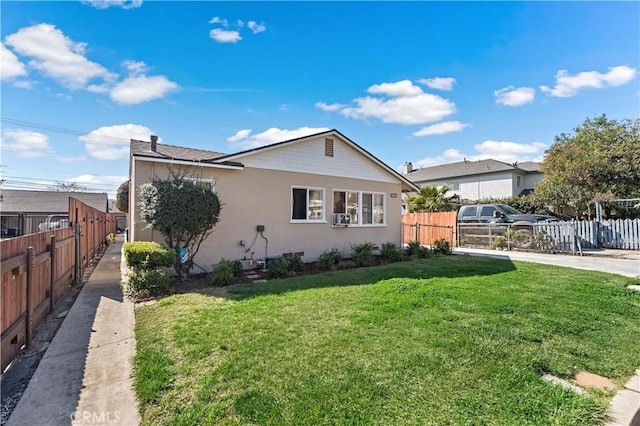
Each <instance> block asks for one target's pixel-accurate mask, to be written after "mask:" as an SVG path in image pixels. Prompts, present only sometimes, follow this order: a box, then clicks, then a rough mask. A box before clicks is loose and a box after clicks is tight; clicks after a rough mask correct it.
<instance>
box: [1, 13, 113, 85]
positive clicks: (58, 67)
mask: <svg viewBox="0 0 640 426" xmlns="http://www.w3.org/2000/svg"><path fill="white" fill-rule="evenodd" d="M5 43H6V44H8V45H9V46H11V47H13V48H14V50H15V51H16V52H17V53H19V54H21V55H24V56H28V57H30V58H32V59H31V60H30V61H29V62H28V65H29V67H31V68H35V69H37V70H39V71H40V72H42V73H43V74H44V75H47V76H49V77H51V78H53V79H54V80H56V81H58V82H60V83H61V84H62V85H64V86H66V87H68V88H70V89H83V88H84V87H85V86H86V85H87V83H88V82H89V81H91V80H93V79H97V78H100V79H103V80H106V81H113V80H114V79H115V78H116V77H117V76H116V75H115V74H112V73H110V72H109V71H108V70H107V69H106V68H104V67H103V66H102V65H100V64H98V63H95V62H92V61H90V60H89V59H87V58H86V57H85V49H86V44H85V43H76V42H74V41H72V40H71V39H70V38H69V37H67V36H65V35H64V34H63V33H62V31H60V30H59V29H57V28H56V27H55V26H53V25H51V24H37V25H33V26H30V27H25V28H21V29H20V30H18V32H16V33H13V34H10V35H8V36H7V37H6V38H5Z"/></svg>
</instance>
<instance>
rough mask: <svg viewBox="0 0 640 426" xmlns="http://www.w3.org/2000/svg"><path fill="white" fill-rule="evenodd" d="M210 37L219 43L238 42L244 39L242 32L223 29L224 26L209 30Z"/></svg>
mask: <svg viewBox="0 0 640 426" xmlns="http://www.w3.org/2000/svg"><path fill="white" fill-rule="evenodd" d="M209 37H211V38H212V39H214V40H215V41H217V42H218V43H237V42H239V41H240V40H242V37H241V36H240V32H238V31H235V30H223V29H222V28H214V29H212V30H211V31H209Z"/></svg>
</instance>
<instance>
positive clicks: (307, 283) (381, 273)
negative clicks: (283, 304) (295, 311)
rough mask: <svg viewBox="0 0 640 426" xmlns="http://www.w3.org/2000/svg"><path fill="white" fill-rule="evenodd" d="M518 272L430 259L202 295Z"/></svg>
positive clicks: (486, 262)
mask: <svg viewBox="0 0 640 426" xmlns="http://www.w3.org/2000/svg"><path fill="white" fill-rule="evenodd" d="M515 269H516V267H515V265H514V264H513V262H511V260H509V259H504V260H503V259H495V258H494V259H492V258H483V257H474V256H466V255H462V256H434V257H431V258H428V259H421V260H413V261H405V262H398V263H390V264H387V265H381V266H373V267H368V268H356V269H350V270H346V271H332V272H325V273H320V274H315V275H304V276H297V277H291V278H285V279H274V280H269V281H267V282H262V283H252V284H236V285H231V286H228V287H224V288H216V289H213V290H212V289H207V290H204V291H202V293H203V294H214V295H216V296H222V297H227V298H230V299H234V300H242V299H248V298H252V297H257V296H265V295H277V294H282V293H287V292H291V291H298V290H308V289H313V288H325V287H341V286H354V285H371V284H375V283H377V282H379V281H382V280H387V279H391V278H418V279H428V278H439V277H442V278H455V277H470V276H483V275H494V274H501V273H504V272H509V271H514V270H515Z"/></svg>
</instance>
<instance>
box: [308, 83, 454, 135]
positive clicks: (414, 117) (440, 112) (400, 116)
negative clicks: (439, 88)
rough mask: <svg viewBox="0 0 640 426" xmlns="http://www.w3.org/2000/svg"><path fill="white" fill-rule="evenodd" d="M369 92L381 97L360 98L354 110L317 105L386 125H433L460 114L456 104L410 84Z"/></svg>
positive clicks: (386, 85) (387, 85)
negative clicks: (375, 119) (454, 114)
mask: <svg viewBox="0 0 640 426" xmlns="http://www.w3.org/2000/svg"><path fill="white" fill-rule="evenodd" d="M367 92H368V93H370V94H372V95H378V96H365V97H361V98H356V99H354V100H353V102H354V103H355V105H352V106H348V105H345V106H342V105H341V104H337V103H334V104H327V103H325V102H316V104H315V105H316V107H318V108H320V109H322V110H324V111H334V112H339V113H340V114H342V115H344V116H345V117H349V118H354V119H360V120H367V119H369V118H377V119H379V120H381V121H382V122H384V123H395V124H424V123H431V122H434V121H438V120H441V119H443V118H444V117H446V116H448V115H451V114H453V113H455V112H456V107H455V104H454V103H453V102H452V101H450V100H448V99H444V98H442V97H440V96H438V95H433V94H430V93H424V92H423V90H422V89H421V88H420V87H418V86H416V85H414V84H413V83H412V82H411V81H409V80H401V81H396V82H392V83H380V84H374V85H372V86H370V87H369V88H368V89H367ZM338 105H340V106H338Z"/></svg>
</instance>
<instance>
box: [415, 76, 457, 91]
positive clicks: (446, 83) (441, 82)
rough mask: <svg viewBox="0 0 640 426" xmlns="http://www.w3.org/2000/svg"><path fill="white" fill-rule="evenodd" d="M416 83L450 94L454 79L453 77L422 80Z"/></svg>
mask: <svg viewBox="0 0 640 426" xmlns="http://www.w3.org/2000/svg"><path fill="white" fill-rule="evenodd" d="M418 83H420V84H424V85H425V86H427V87H430V88H432V89H437V90H445V91H447V92H450V91H451V90H453V85H454V84H455V83H456V79H455V78H453V77H435V78H422V79H420V80H418Z"/></svg>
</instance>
